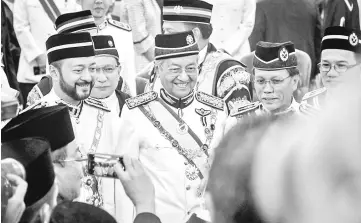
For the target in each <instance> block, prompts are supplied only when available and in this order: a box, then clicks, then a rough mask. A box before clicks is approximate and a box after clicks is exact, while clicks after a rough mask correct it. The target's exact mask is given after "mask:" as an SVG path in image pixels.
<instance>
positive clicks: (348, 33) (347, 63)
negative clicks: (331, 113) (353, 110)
mask: <svg viewBox="0 0 361 223" xmlns="http://www.w3.org/2000/svg"><path fill="white" fill-rule="evenodd" d="M360 39H361V33H360V30H354V29H350V28H346V27H341V26H333V27H328V28H326V30H325V35H324V37H323V38H322V43H321V62H320V63H319V68H320V75H321V82H322V85H323V87H322V88H319V89H316V90H314V91H311V92H308V93H306V94H305V96H304V97H303V98H302V107H305V109H306V110H308V111H312V110H314V109H316V110H319V109H322V107H324V104H325V103H326V102H327V101H329V100H332V98H334V96H335V95H334V93H333V92H335V89H336V88H337V87H338V86H340V83H342V82H344V80H343V79H348V78H350V79H351V77H347V76H344V73H345V72H346V71H347V70H348V69H350V68H352V67H354V66H357V65H358V64H360V63H361V42H360Z"/></svg>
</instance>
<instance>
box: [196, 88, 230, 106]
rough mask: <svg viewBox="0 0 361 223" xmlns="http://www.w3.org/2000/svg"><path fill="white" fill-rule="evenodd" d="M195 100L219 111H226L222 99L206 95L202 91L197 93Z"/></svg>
mask: <svg viewBox="0 0 361 223" xmlns="http://www.w3.org/2000/svg"><path fill="white" fill-rule="evenodd" d="M195 98H196V100H197V101H198V102H200V103H202V104H204V105H207V106H209V107H211V108H214V109H217V110H220V111H224V107H225V102H224V100H223V99H222V98H219V97H216V96H214V95H210V94H207V93H204V92H202V91H197V92H196V93H195Z"/></svg>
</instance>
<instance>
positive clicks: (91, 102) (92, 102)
mask: <svg viewBox="0 0 361 223" xmlns="http://www.w3.org/2000/svg"><path fill="white" fill-rule="evenodd" d="M84 103H85V104H87V105H88V106H90V107H94V108H97V109H101V110H103V111H106V112H110V109H109V108H108V106H107V105H106V104H105V103H104V102H102V101H101V100H99V99H97V98H93V97H88V98H87V99H85V100H84Z"/></svg>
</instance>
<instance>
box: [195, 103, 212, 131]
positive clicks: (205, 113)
mask: <svg viewBox="0 0 361 223" xmlns="http://www.w3.org/2000/svg"><path fill="white" fill-rule="evenodd" d="M196 113H197V114H198V115H200V116H201V122H202V125H203V126H204V127H205V126H207V119H206V117H207V116H208V115H210V114H211V110H206V109H204V108H201V109H198V108H196Z"/></svg>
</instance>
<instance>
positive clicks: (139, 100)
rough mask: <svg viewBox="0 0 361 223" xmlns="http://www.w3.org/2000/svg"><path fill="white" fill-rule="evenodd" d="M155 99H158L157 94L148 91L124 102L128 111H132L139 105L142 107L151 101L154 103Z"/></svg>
mask: <svg viewBox="0 0 361 223" xmlns="http://www.w3.org/2000/svg"><path fill="white" fill-rule="evenodd" d="M157 98H158V94H157V92H155V91H149V92H146V93H143V94H140V95H138V96H135V97H132V98H128V99H127V100H125V103H126V104H127V106H128V108H129V109H133V108H136V107H138V106H140V105H144V104H147V103H149V102H151V101H154V100H155V99H157Z"/></svg>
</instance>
